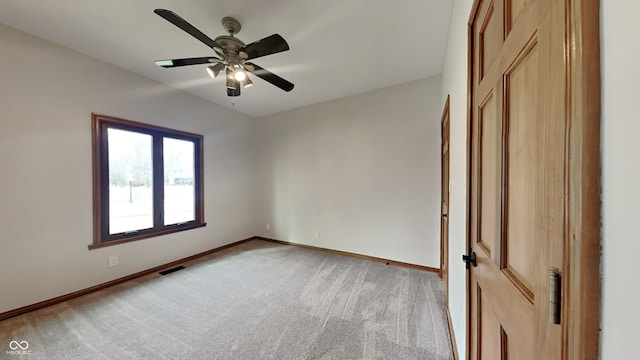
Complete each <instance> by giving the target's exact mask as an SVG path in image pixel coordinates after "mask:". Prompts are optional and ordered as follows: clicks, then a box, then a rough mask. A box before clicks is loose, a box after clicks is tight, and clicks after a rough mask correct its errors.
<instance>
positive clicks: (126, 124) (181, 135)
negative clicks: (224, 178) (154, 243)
mask: <svg viewBox="0 0 640 360" xmlns="http://www.w3.org/2000/svg"><path fill="white" fill-rule="evenodd" d="M91 119H92V143H93V144H92V145H93V243H92V244H91V245H89V249H95V248H101V247H104V246H110V245H117V244H121V243H126V242H130V241H136V240H142V239H147V238H151V237H156V236H160V235H166V234H171V233H175V232H179V231H184V230H190V229H195V228H200V227H203V226H206V222H205V221H204V159H203V156H204V149H203V136H202V135H199V134H194V133H189V132H186V131H180V130H174V129H169V128H166V127H161V126H156V125H150V124H144V123H140V122H136V121H131V120H126V119H120V118H116V117H112V116H108V115H102V114H96V113H92V114H91ZM109 128H113V129H119V130H126V131H132V132H137V133H141V134H146V135H150V136H152V139H153V140H152V147H153V148H152V149H153V150H152V158H153V160H152V161H153V183H154V184H160V186H158V185H156V186H153V223H154V225H153V228H150V229H142V230H136V231H128V232H122V233H117V234H109V153H108V136H107V131H108V129H109ZM164 138H172V139H179V140H187V141H192V142H193V143H194V179H193V180H194V190H195V191H194V192H195V194H194V196H195V199H194V200H195V202H194V207H195V209H194V211H195V212H194V215H195V216H194V217H195V219H194V220H192V221H188V222H183V223H178V224H170V225H164V186H162V184H164V163H163V141H162V140H163V139H164Z"/></svg>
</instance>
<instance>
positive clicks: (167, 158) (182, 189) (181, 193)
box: [163, 138, 196, 225]
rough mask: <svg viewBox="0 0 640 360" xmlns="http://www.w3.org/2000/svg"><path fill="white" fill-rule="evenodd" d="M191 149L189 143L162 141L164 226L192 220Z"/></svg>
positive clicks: (193, 190)
mask: <svg viewBox="0 0 640 360" xmlns="http://www.w3.org/2000/svg"><path fill="white" fill-rule="evenodd" d="M194 153H195V146H194V143H193V142H192V141H186V140H178V139H172V138H164V154H163V158H164V224H165V225H170V224H177V223H181V222H187V221H193V220H195V219H196V217H195V186H194V183H195V181H194V180H195V178H194V174H195V168H194V166H195V159H194Z"/></svg>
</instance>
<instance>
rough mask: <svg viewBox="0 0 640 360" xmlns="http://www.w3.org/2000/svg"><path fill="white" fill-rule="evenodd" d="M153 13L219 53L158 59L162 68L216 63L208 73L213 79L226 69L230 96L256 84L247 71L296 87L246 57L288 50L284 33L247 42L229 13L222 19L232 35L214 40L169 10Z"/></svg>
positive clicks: (284, 87)
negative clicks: (283, 36) (239, 33)
mask: <svg viewBox="0 0 640 360" xmlns="http://www.w3.org/2000/svg"><path fill="white" fill-rule="evenodd" d="M154 12H155V13H156V14H158V15H159V16H161V17H162V18H164V19H165V20H167V21H169V22H170V23H172V24H173V25H175V26H177V27H179V28H180V29H182V30H183V31H185V32H186V33H188V34H189V35H191V36H193V37H194V38H196V39H198V40H200V42H202V43H203V44H205V45H207V46H208V47H210V48H211V49H213V51H214V52H215V53H216V55H217V56H209V57H198V58H185V59H169V60H156V62H155V63H156V65H158V66H160V67H163V68H174V67H181V66H189V65H199V64H211V63H215V64H214V65H209V66H208V67H207V73H208V74H209V76H211V77H212V78H216V77H217V76H218V75H219V74H220V73H221V72H222V70H225V74H226V77H227V80H226V86H227V95H228V96H240V85H242V86H243V87H244V88H248V87H250V86H252V85H253V81H251V79H250V78H249V75H248V74H247V72H250V73H252V74H253V75H255V76H257V77H259V78H261V79H263V80H265V81H266V82H268V83H270V84H272V85H274V86H276V87H279V88H280V89H282V90H284V91H291V90H293V87H294V84H293V83H291V82H289V81H287V80H285V79H283V78H281V77H280V76H278V75H276V74H274V73H272V72H270V71H268V70H266V69H264V68H262V67H260V66H258V65H256V64H254V63H250V62H247V60H252V59H256V58H259V57H262V56H266V55H271V54H275V53H279V52H283V51H287V50H289V44H287V42H286V41H285V40H284V39H283V38H282V36H280V35H278V34H273V35H271V36H267V37H266V38H264V39H261V40H258V41H254V42H252V43H250V44H248V45H245V43H244V42H242V41H241V40H240V39H238V38H236V37H235V35H236V34H237V33H238V32H240V29H241V28H242V26H241V25H240V22H239V21H238V20H236V19H234V18H232V17H228V16H227V17H224V18H222V26H223V27H224V29H225V30H226V31H227V32H228V33H229V35H222V36H218V37H217V38H215V40H213V39H211V38H210V37H208V36H207V35H205V34H204V33H202V32H201V31H200V30H198V29H196V28H195V27H194V26H193V25H191V24H190V23H188V22H187V21H186V20H184V19H183V18H181V17H180V16H178V15H177V14H176V13H174V12H172V11H170V10H165V9H156V10H154ZM218 56H219V57H218Z"/></svg>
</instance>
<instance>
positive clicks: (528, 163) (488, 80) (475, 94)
mask: <svg viewBox="0 0 640 360" xmlns="http://www.w3.org/2000/svg"><path fill="white" fill-rule="evenodd" d="M563 11H564V3H562V2H557V1H554V0H529V1H515V0H488V1H487V0H480V1H479V2H478V7H477V9H476V12H475V17H473V18H472V22H471V24H470V25H471V28H470V30H471V31H470V36H471V40H472V43H471V46H472V52H471V53H472V54H473V56H472V69H476V70H478V71H479V74H478V73H473V74H472V77H471V80H472V84H473V85H472V88H471V91H472V98H471V106H472V107H471V119H470V132H471V141H470V146H471V148H470V151H471V154H470V159H471V166H470V170H471V174H470V175H471V179H470V183H471V184H470V214H469V215H470V216H469V219H470V224H469V226H470V229H469V234H470V239H469V240H470V244H471V245H472V250H473V251H474V252H475V253H476V256H477V258H478V260H477V261H478V266H477V267H473V268H471V274H470V286H471V289H475V290H474V291H471V292H470V293H471V299H470V316H471V319H470V320H471V322H470V323H471V347H470V355H471V359H507V358H509V359H542V358H544V359H556V358H560V355H561V351H560V349H561V336H560V335H561V332H560V331H561V328H560V326H558V325H554V324H550V323H549V322H548V301H549V298H548V294H549V285H548V277H549V268H551V267H554V268H558V269H562V268H563V247H562V243H563V241H564V220H563V219H564V212H565V209H566V202H565V199H566V196H565V190H566V189H565V187H564V174H565V173H564V169H565V161H566V156H565V155H566V154H565V147H566V144H567V142H566V138H565V132H564V131H563V129H564V128H565V126H566V122H565V112H564V102H563V101H559V99H563V98H564V96H565V83H564V75H563V74H564V71H565V68H564V61H563V56H562V53H561V52H560V53H559V52H558V50H560V51H561V50H562V48H563V46H564V42H563V41H559V42H557V39H560V40H562V39H563V36H564V35H563V34H564V33H563V29H564V23H563V22H562V21H560V22H557V21H556V20H557V19H556V18H555V16H558V14H560V15H559V16H562V13H563ZM556 12H557V13H556ZM505 25H507V26H505ZM559 35H560V37H559V38H558V36H559ZM549 334H553V335H549Z"/></svg>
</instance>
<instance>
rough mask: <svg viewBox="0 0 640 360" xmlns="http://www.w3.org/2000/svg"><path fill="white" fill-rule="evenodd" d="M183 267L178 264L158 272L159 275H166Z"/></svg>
mask: <svg viewBox="0 0 640 360" xmlns="http://www.w3.org/2000/svg"><path fill="white" fill-rule="evenodd" d="M182 269H184V266H182V265H180V266H176V267H174V268H171V269H167V270H162V271H160V272H159V274H160V275H167V274H171V273H172V272H176V271H178V270H182Z"/></svg>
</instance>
